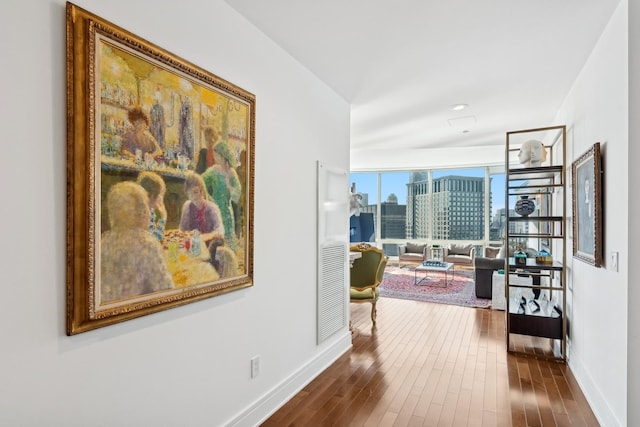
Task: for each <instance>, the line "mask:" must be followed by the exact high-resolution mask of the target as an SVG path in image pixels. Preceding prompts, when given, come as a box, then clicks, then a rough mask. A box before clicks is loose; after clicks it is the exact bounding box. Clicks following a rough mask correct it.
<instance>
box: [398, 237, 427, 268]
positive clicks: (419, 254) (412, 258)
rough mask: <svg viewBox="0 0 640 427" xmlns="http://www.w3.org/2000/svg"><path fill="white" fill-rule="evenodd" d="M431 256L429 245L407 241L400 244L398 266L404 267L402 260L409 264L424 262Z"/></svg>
mask: <svg viewBox="0 0 640 427" xmlns="http://www.w3.org/2000/svg"><path fill="white" fill-rule="evenodd" d="M428 256H429V245H427V244H419V243H410V242H407V243H406V244H403V245H398V267H402V262H405V263H409V264H422V262H423V261H426V260H427V259H428Z"/></svg>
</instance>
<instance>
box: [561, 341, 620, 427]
mask: <svg viewBox="0 0 640 427" xmlns="http://www.w3.org/2000/svg"><path fill="white" fill-rule="evenodd" d="M568 354H571V353H568ZM568 364H569V368H570V369H571V372H572V373H573V376H574V378H575V379H576V381H577V382H578V385H579V386H580V389H581V390H582V394H584V397H585V398H586V399H587V402H588V403H589V406H590V407H591V410H592V411H593V414H594V415H595V416H596V418H597V419H598V422H599V423H600V425H602V426H611V427H622V425H623V424H622V423H621V422H620V420H619V419H618V418H616V416H615V414H614V413H613V411H611V408H610V407H609V405H608V403H607V399H606V398H605V396H603V395H602V392H601V391H600V389H599V388H598V387H596V386H595V384H594V382H593V380H592V379H591V376H590V375H589V373H588V372H587V371H586V370H585V369H582V364H581V363H580V360H579V358H578V357H576V356H575V354H574V355H573V357H572V358H570V359H569V361H568Z"/></svg>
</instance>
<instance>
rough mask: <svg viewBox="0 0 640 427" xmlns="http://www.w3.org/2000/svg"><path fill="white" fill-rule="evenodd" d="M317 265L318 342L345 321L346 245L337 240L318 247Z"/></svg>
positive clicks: (332, 332)
mask: <svg viewBox="0 0 640 427" xmlns="http://www.w3.org/2000/svg"><path fill="white" fill-rule="evenodd" d="M320 251H321V253H320V265H319V266H318V267H319V268H318V270H319V272H318V273H319V277H318V343H321V342H322V341H324V340H325V339H326V338H328V337H330V336H331V335H332V334H334V333H335V332H337V331H339V330H340V329H341V328H342V327H343V326H345V325H346V323H347V314H346V306H347V304H346V291H345V282H346V277H345V267H344V263H345V260H346V259H347V250H346V245H345V244H344V243H343V242H337V243H335V244H333V245H326V246H323V247H322V248H321V249H320Z"/></svg>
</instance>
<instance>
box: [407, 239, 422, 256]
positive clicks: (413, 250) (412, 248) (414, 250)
mask: <svg viewBox="0 0 640 427" xmlns="http://www.w3.org/2000/svg"><path fill="white" fill-rule="evenodd" d="M425 246H427V245H417V244H415V243H409V242H407V253H408V254H421V253H423V252H424V248H425Z"/></svg>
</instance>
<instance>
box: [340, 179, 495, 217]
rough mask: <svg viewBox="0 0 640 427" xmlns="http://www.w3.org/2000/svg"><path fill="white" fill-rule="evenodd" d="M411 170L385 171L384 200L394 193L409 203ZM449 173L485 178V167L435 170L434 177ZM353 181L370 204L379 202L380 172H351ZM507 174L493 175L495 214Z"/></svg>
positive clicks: (492, 196) (492, 202) (492, 195)
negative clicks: (408, 190)
mask: <svg viewBox="0 0 640 427" xmlns="http://www.w3.org/2000/svg"><path fill="white" fill-rule="evenodd" d="M409 175H410V172H384V173H383V174H382V188H381V190H382V201H385V200H387V197H388V196H389V194H391V193H393V194H395V195H396V196H397V197H398V204H401V205H406V204H407V185H406V184H407V183H408V182H409ZM448 175H457V176H475V177H481V178H484V169H459V170H451V169H450V170H444V171H440V170H439V171H433V178H434V179H436V178H441V177H443V176H448ZM349 179H350V181H349V182H351V183H353V182H355V183H356V191H357V192H358V193H367V194H368V196H369V202H368V203H369V204H374V203H377V196H378V190H377V185H378V174H377V173H375V172H373V173H361V172H357V173H351V175H350V177H349ZM504 191H505V175H504V174H496V175H491V208H492V212H491V214H492V215H493V213H494V212H496V210H498V209H501V208H504V199H505V196H504Z"/></svg>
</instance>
